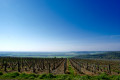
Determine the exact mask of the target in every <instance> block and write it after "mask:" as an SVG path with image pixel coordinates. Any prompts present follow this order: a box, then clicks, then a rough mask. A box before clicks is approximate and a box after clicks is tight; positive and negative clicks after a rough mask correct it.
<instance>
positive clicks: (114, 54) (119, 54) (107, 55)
mask: <svg viewBox="0 0 120 80" xmlns="http://www.w3.org/2000/svg"><path fill="white" fill-rule="evenodd" d="M74 58H83V59H120V51H111V52H104V53H100V54H86V55H79V56H75V57H74Z"/></svg>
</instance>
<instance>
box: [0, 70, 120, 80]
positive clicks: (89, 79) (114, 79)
mask: <svg viewBox="0 0 120 80" xmlns="http://www.w3.org/2000/svg"><path fill="white" fill-rule="evenodd" d="M71 72H72V71H71ZM72 74H73V73H72ZM72 74H65V75H52V74H42V75H38V74H25V73H21V74H20V73H18V72H14V73H6V74H3V73H2V72H0V79H2V80H4V79H5V80H11V79H12V80H14V79H16V80H120V75H112V76H110V75H107V74H105V73H102V74H100V75H98V76H88V75H84V76H79V75H72Z"/></svg>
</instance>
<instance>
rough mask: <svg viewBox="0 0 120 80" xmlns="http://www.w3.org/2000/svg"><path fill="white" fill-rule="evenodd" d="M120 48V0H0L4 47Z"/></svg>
mask: <svg viewBox="0 0 120 80" xmlns="http://www.w3.org/2000/svg"><path fill="white" fill-rule="evenodd" d="M111 50H112V51H113V50H115V51H116V50H117V51H118V50H120V0H0V51H111Z"/></svg>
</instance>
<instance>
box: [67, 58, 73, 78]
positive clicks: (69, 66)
mask: <svg viewBox="0 0 120 80" xmlns="http://www.w3.org/2000/svg"><path fill="white" fill-rule="evenodd" d="M67 63H68V71H69V72H70V75H73V76H74V69H73V68H72V66H71V64H70V61H69V59H67Z"/></svg>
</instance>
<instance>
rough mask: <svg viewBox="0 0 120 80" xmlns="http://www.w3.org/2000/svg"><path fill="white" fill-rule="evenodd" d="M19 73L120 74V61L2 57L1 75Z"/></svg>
mask: <svg viewBox="0 0 120 80" xmlns="http://www.w3.org/2000/svg"><path fill="white" fill-rule="evenodd" d="M15 72H17V73H18V74H20V75H21V74H35V75H43V74H52V75H63V76H69V75H72V76H74V77H75V76H78V77H79V76H83V75H89V76H97V75H99V74H101V73H106V74H108V75H120V61H117V60H116V61H113V60H92V59H72V58H70V59H66V58H18V57H1V58H0V75H1V74H7V73H15ZM118 80H119V79H118Z"/></svg>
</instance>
